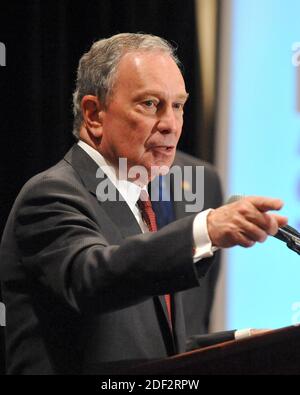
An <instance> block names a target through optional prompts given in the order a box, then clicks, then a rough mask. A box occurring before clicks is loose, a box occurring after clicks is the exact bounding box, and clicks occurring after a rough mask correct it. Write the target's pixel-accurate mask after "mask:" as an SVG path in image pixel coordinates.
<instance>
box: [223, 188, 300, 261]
mask: <svg viewBox="0 0 300 395" xmlns="http://www.w3.org/2000/svg"><path fill="white" fill-rule="evenodd" d="M243 198H244V196H243V195H232V196H230V198H229V199H228V200H227V202H226V204H230V203H234V202H236V201H238V200H241V199H243ZM273 237H275V238H276V239H278V240H280V241H283V242H284V243H286V245H287V247H288V248H290V249H291V250H293V251H294V252H296V253H297V254H299V255H300V233H299V232H298V231H297V230H296V229H295V228H293V227H292V226H290V225H284V226H281V227H280V228H278V232H277V233H276V235H273Z"/></svg>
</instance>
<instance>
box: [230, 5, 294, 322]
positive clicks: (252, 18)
mask: <svg viewBox="0 0 300 395" xmlns="http://www.w3.org/2000/svg"><path fill="white" fill-rule="evenodd" d="M232 4H233V10H232V12H233V14H232V33H231V34H232V36H231V44H232V52H231V65H232V68H231V75H230V81H231V86H229V87H228V92H229V100H230V126H229V153H228V155H229V185H228V190H229V191H230V192H231V193H232V194H251V195H254V194H255V195H266V196H273V197H280V198H282V199H283V200H284V202H285V207H284V209H283V214H285V215H287V216H288V217H289V224H290V225H291V226H294V227H296V228H298V230H299V225H300V188H299V183H300V114H299V113H297V109H296V101H297V100H296V97H297V96H296V81H297V80H296V75H297V68H296V67H295V66H294V65H293V63H292V57H293V51H292V45H293V44H294V43H295V42H300V1H299V0H287V1H282V0H232ZM299 58H300V57H299ZM228 261H229V266H228V298H227V311H228V316H227V327H228V328H242V327H263V328H276V327H281V326H288V325H291V324H292V322H293V320H294V321H295V319H296V318H298V320H299V311H300V308H299V305H300V255H299V256H298V255H297V254H295V253H294V252H292V251H290V250H289V249H288V248H287V247H285V245H284V244H283V243H281V242H280V241H278V240H276V239H274V238H270V240H267V241H266V242H265V243H264V244H259V245H256V246H255V247H253V248H251V249H243V248H239V247H237V248H234V249H232V250H230V251H229V252H228ZM297 302H298V305H297ZM293 307H294V310H293Z"/></svg>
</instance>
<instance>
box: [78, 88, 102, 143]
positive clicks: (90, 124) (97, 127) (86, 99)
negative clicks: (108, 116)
mask: <svg viewBox="0 0 300 395" xmlns="http://www.w3.org/2000/svg"><path fill="white" fill-rule="evenodd" d="M81 108H82V116H83V119H84V123H85V127H86V129H87V130H88V131H89V132H90V133H91V134H92V135H93V136H94V137H95V138H97V139H99V138H101V137H102V111H103V109H104V106H103V104H101V103H100V101H99V99H98V98H97V96H93V95H86V96H83V98H82V100H81Z"/></svg>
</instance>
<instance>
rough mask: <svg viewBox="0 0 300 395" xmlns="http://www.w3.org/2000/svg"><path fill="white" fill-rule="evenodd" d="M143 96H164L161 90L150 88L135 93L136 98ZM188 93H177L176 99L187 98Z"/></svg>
mask: <svg viewBox="0 0 300 395" xmlns="http://www.w3.org/2000/svg"><path fill="white" fill-rule="evenodd" d="M144 96H164V92H163V91H151V90H147V91H143V92H140V93H139V94H138V95H137V98H142V97H144ZM189 96H190V95H189V93H180V94H178V95H176V100H185V101H186V100H187V99H188V98H189Z"/></svg>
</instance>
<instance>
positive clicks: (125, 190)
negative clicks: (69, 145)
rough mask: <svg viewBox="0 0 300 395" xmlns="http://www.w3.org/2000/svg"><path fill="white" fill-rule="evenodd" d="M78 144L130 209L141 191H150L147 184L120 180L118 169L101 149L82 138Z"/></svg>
mask: <svg viewBox="0 0 300 395" xmlns="http://www.w3.org/2000/svg"><path fill="white" fill-rule="evenodd" d="M77 144H78V145H79V147H81V148H82V149H83V150H84V151H85V152H86V153H87V154H88V155H89V156H90V157H91V158H92V159H93V160H94V161H95V162H96V163H97V165H98V166H99V167H100V168H101V170H102V171H103V172H104V173H105V174H106V176H107V177H108V178H109V179H110V181H111V182H112V183H113V185H114V186H115V187H116V189H117V190H118V191H119V192H120V194H121V195H122V196H123V198H124V200H125V202H126V203H127V204H128V206H129V207H130V209H131V210H133V208H134V207H135V205H136V203H137V201H138V200H139V198H140V194H141V191H142V190H144V191H146V192H147V193H148V191H147V186H144V187H143V188H141V187H140V186H139V185H137V184H135V183H134V182H131V181H128V180H119V179H118V174H117V171H116V169H115V168H114V167H113V166H112V165H111V164H110V163H109V162H108V161H107V160H106V159H105V158H104V157H103V155H101V154H100V152H99V151H97V150H95V149H94V148H93V147H91V146H90V145H88V144H87V143H85V142H84V141H82V140H79V141H78V143H77Z"/></svg>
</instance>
